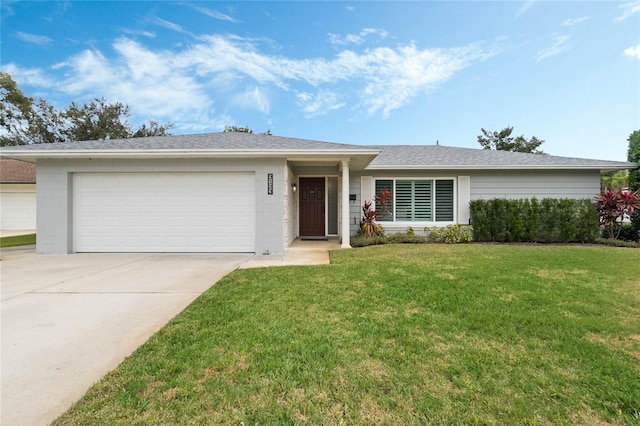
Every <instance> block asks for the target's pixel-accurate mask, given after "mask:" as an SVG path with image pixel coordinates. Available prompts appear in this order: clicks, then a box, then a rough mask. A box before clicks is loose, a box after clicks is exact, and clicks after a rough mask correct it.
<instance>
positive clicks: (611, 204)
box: [593, 189, 640, 238]
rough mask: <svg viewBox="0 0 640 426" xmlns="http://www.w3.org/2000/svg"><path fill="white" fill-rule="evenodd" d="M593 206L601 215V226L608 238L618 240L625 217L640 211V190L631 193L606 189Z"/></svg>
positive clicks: (596, 198)
mask: <svg viewBox="0 0 640 426" xmlns="http://www.w3.org/2000/svg"><path fill="white" fill-rule="evenodd" d="M593 204H594V206H595V207H596V210H598V215H600V225H602V226H603V227H604V229H605V232H606V233H607V235H608V237H609V238H617V237H618V235H619V234H620V225H621V224H622V220H623V219H624V217H625V216H629V217H630V216H631V215H632V214H633V213H634V212H635V211H636V210H640V190H637V191H636V192H631V191H621V190H618V189H606V190H605V191H604V192H602V193H601V194H598V195H597V196H596V197H595V199H594V201H593Z"/></svg>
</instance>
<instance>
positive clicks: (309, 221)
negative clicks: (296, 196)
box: [300, 177, 325, 237]
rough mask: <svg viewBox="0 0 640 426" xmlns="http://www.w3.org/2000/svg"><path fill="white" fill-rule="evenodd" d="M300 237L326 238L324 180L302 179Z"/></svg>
mask: <svg viewBox="0 0 640 426" xmlns="http://www.w3.org/2000/svg"><path fill="white" fill-rule="evenodd" d="M300 236H301V237H324V236H325V232H324V178H323V177H321V178H300Z"/></svg>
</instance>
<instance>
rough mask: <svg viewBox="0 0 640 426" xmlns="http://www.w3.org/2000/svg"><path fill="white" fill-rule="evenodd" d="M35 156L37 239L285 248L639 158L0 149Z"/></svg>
mask: <svg viewBox="0 0 640 426" xmlns="http://www.w3.org/2000/svg"><path fill="white" fill-rule="evenodd" d="M0 155H2V156H3V157H5V158H9V157H10V158H15V159H20V160H26V161H32V162H36V163H37V166H38V243H37V250H38V252H39V253H74V252H136V251H138V252H140V251H141V252H255V253H258V254H262V253H278V252H283V251H284V250H286V248H287V247H288V246H289V244H291V242H292V241H293V240H294V239H295V238H297V237H300V238H325V237H328V236H338V237H340V238H341V240H342V245H343V246H344V247H348V246H349V236H350V235H353V234H354V233H355V232H356V231H357V229H358V222H359V220H360V217H361V212H362V210H361V209H362V205H363V201H364V200H372V199H374V198H375V194H376V193H378V192H380V191H381V190H382V189H384V188H387V189H390V190H391V192H392V194H393V196H392V198H391V199H390V201H389V203H388V204H387V212H386V213H385V214H384V217H381V218H380V220H381V221H382V222H383V225H384V227H385V229H387V230H388V231H395V230H404V229H405V228H406V227H407V226H409V225H410V226H412V227H414V228H415V229H421V228H422V227H424V226H432V225H447V224H452V223H462V224H467V223H469V201H471V200H475V199H478V198H485V199H488V198H494V197H506V198H525V197H533V196H535V197H538V198H543V197H557V198H561V197H570V198H591V197H593V196H594V195H596V194H597V193H598V192H599V188H600V174H601V173H602V172H605V171H609V170H621V169H628V168H634V167H636V164H635V163H626V162H617V161H600V160H585V159H577V158H563V157H554V156H550V155H538V154H522V153H512V152H502V151H484V150H480V149H465V148H452V147H444V146H433V145H431V146H424V145H420V146H418V145H416V146H410V145H384V146H361V145H346V144H338V143H328V142H318V141H310V140H304V139H295V138H285V137H278V136H271V135H257V134H248V133H233V132H231V133H212V134H200V135H178V136H163V137H150V138H138V139H125V140H107V141H87V142H76V143H67V144H43V145H30V146H20V147H8V148H2V149H0Z"/></svg>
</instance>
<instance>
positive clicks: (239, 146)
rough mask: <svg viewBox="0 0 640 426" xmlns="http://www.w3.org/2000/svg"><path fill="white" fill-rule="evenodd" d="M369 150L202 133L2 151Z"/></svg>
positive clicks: (268, 137)
mask: <svg viewBox="0 0 640 426" xmlns="http://www.w3.org/2000/svg"><path fill="white" fill-rule="evenodd" d="M118 150H125V151H135V150H160V151H163V150H167V151H173V150H190V151H199V150H202V151H225V150H229V151H302V150H311V151H354V150H355V151H371V148H370V147H366V146H362V145H348V144H342V143H333V142H321V141H314V140H308V139H298V138H288V137H282V136H274V135H263V134H254V133H243V132H226V133H225V132H222V133H202V134H195V135H170V136H152V137H146V138H130V139H107V140H97V141H83V142H70V143H51V144H39V145H22V146H15V147H7V148H2V152H7V153H10V152H11V151H25V152H26V151H105V152H106V151H118Z"/></svg>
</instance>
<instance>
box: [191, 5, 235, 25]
mask: <svg viewBox="0 0 640 426" xmlns="http://www.w3.org/2000/svg"><path fill="white" fill-rule="evenodd" d="M192 7H193V8H194V9H195V10H197V11H198V12H200V13H202V14H204V15H207V16H208V17H210V18H213V19H218V20H220V21H229V22H238V21H237V20H235V19H234V18H232V17H231V16H229V15H226V14H224V13H222V12H218V11H217V10H214V9H208V8H206V7H202V6H192Z"/></svg>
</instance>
